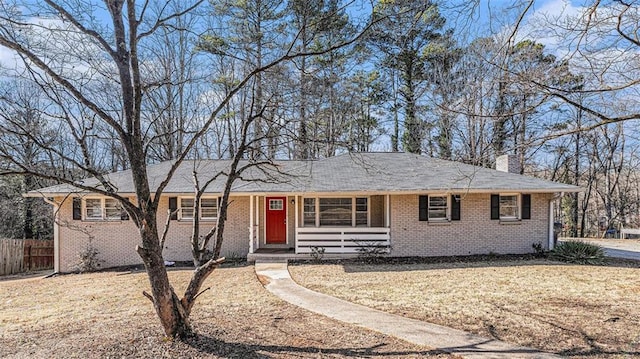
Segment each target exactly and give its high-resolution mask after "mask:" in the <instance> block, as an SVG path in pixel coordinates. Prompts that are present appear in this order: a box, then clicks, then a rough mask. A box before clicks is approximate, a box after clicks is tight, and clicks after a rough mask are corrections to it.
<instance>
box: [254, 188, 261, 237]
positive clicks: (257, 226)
mask: <svg viewBox="0 0 640 359" xmlns="http://www.w3.org/2000/svg"><path fill="white" fill-rule="evenodd" d="M255 200H256V217H255V218H256V219H255V221H256V223H255V227H254V228H255V233H256V249H258V248H260V196H255Z"/></svg>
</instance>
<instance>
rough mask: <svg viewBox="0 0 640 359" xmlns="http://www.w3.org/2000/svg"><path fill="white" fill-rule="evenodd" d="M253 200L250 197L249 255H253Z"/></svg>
mask: <svg viewBox="0 0 640 359" xmlns="http://www.w3.org/2000/svg"><path fill="white" fill-rule="evenodd" d="M253 198H254V196H249V254H251V253H253V251H254V248H253V220H254V219H253Z"/></svg>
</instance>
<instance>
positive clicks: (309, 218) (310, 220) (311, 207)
mask: <svg viewBox="0 0 640 359" xmlns="http://www.w3.org/2000/svg"><path fill="white" fill-rule="evenodd" d="M303 217H304V226H305V227H307V226H308V227H313V226H315V225H316V199H315V198H305V199H304V209H303Z"/></svg>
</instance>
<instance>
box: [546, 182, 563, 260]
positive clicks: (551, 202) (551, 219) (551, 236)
mask: <svg viewBox="0 0 640 359" xmlns="http://www.w3.org/2000/svg"><path fill="white" fill-rule="evenodd" d="M563 196H564V192H560V193H559V194H557V193H556V194H554V196H553V197H552V198H551V200H549V233H548V241H549V250H552V249H553V248H554V247H555V244H556V241H555V216H554V215H553V210H554V204H555V202H556V201H558V200H560V199H561V198H562V197H563Z"/></svg>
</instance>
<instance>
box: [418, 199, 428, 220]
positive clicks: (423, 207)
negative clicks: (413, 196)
mask: <svg viewBox="0 0 640 359" xmlns="http://www.w3.org/2000/svg"><path fill="white" fill-rule="evenodd" d="M418 220H420V221H428V220H429V196H418Z"/></svg>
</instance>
